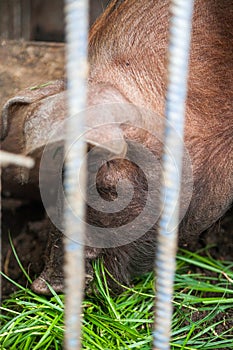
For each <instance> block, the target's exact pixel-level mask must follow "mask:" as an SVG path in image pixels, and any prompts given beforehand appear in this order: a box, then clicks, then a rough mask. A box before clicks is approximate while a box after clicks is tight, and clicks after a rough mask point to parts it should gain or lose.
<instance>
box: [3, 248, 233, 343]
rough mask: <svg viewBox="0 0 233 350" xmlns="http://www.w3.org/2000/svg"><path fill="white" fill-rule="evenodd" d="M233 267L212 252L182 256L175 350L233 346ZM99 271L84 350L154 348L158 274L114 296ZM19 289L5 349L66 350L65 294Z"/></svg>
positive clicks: (86, 309)
mask: <svg viewBox="0 0 233 350" xmlns="http://www.w3.org/2000/svg"><path fill="white" fill-rule="evenodd" d="M232 267H233V262H227V261H225V262H223V261H216V260H214V259H212V258H211V257H210V256H209V255H208V252H207V253H206V255H205V256H204V257H203V256H202V255H200V254H197V253H196V254H194V253H190V252H188V251H180V252H179V254H178V255H177V273H176V277H175V293H174V315H173V325H172V340H171V349H183V350H185V349H186V350H188V349H202V350H207V349H232V348H233V329H232V325H233V319H232V317H233V310H232V308H233V270H232ZM94 269H95V275H96V282H95V289H94V291H93V294H92V295H87V296H86V297H85V299H84V301H83V314H84V316H83V349H88V350H91V349H93V350H97V349H99V350H105V349H119V350H121V349H122V350H123V349H140V350H150V349H151V348H152V327H153V304H154V292H153V290H154V280H153V275H152V274H148V275H146V276H143V277H142V278H140V279H138V280H137V281H136V282H135V286H134V288H132V289H129V288H128V289H127V288H126V289H125V291H124V292H123V293H122V294H121V295H119V296H117V297H111V295H110V293H109V290H108V287H107V283H106V278H105V276H106V273H107V272H106V271H105V270H104V267H103V264H102V262H101V261H98V262H96V263H95V265H94ZM24 272H25V271H24ZM25 274H26V272H25ZM101 275H103V276H104V277H103V278H100V276H101ZM3 278H8V277H7V276H4V277H3ZM8 279H9V278H8ZM12 283H15V282H13V281H12ZM18 289H19V290H18V291H17V292H16V293H14V294H13V295H11V297H9V298H8V299H7V300H4V301H3V303H2V307H1V310H2V313H1V316H0V319H1V323H2V326H1V330H0V348H1V349H11V350H13V349H17V350H20V349H23V350H29V349H33V350H35V349H51V350H53V349H62V340H63V335H64V325H63V310H64V296H63V295H57V294H56V293H55V292H53V296H52V297H50V298H48V297H44V296H38V295H36V294H35V293H33V292H32V291H31V290H29V289H27V288H24V287H22V286H19V285H18Z"/></svg>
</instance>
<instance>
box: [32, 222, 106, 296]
mask: <svg viewBox="0 0 233 350" xmlns="http://www.w3.org/2000/svg"><path fill="white" fill-rule="evenodd" d="M44 230H46V233H47V235H48V242H47V246H46V250H45V258H44V260H45V266H44V269H43V271H42V272H41V274H40V276H39V277H38V278H37V279H36V280H35V281H34V282H33V283H32V286H31V288H32V290H33V291H34V292H35V293H38V294H44V295H50V294H51V291H50V289H49V287H48V284H49V285H50V286H51V287H52V288H53V289H54V290H55V292H57V293H63V292H65V283H64V273H63V266H64V239H63V237H64V235H63V233H61V231H60V230H58V229H57V228H56V227H55V226H54V225H53V224H52V223H51V222H50V221H49V220H47V221H46V227H45V228H44ZM99 254H100V250H99V249H95V248H92V249H89V248H88V247H86V248H85V289H87V288H88V287H89V285H90V283H91V282H92V280H93V274H94V273H93V269H92V264H91V261H92V260H93V259H95V258H96V257H97V256H98V255H99Z"/></svg>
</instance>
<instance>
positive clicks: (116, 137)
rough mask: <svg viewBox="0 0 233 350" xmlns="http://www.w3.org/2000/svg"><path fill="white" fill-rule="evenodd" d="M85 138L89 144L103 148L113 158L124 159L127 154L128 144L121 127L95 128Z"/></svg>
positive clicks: (103, 126)
mask: <svg viewBox="0 0 233 350" xmlns="http://www.w3.org/2000/svg"><path fill="white" fill-rule="evenodd" d="M85 136H86V141H87V143H88V144H90V145H92V146H97V147H99V148H102V149H104V150H106V151H108V152H110V154H112V155H113V156H117V157H121V158H124V157H125V155H126V153H127V143H126V141H125V139H124V135H123V131H122V130H121V128H120V127H119V125H116V124H115V125H111V124H110V125H100V126H98V127H93V128H90V129H89V130H88V131H87V132H86V135H85Z"/></svg>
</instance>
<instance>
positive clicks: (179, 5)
mask: <svg viewBox="0 0 233 350" xmlns="http://www.w3.org/2000/svg"><path fill="white" fill-rule="evenodd" d="M193 5H194V0H188V1H187V0H173V1H171V15H172V17H171V23H170V43H169V48H168V53H169V62H168V88H167V96H166V110H165V115H166V121H165V137H164V153H163V176H162V179H163V188H162V194H161V197H162V198H165V199H164V202H163V211H162V215H161V219H160V227H159V234H158V247H157V257H156V262H155V268H156V285H155V290H156V310H155V330H154V340H153V349H154V350H168V349H170V345H169V343H170V334H171V323H172V310H173V308H172V296H173V282H174V275H175V269H176V251H177V238H178V224H179V201H180V186H181V174H182V159H183V133H184V123H185V101H186V95H187V78H188V62H189V48H190V38H191V23H192V12H193Z"/></svg>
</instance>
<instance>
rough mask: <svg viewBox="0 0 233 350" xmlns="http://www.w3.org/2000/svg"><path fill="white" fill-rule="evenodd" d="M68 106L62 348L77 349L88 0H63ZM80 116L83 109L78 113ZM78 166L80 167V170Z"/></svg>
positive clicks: (80, 274)
mask: <svg viewBox="0 0 233 350" xmlns="http://www.w3.org/2000/svg"><path fill="white" fill-rule="evenodd" d="M65 17H66V40H67V77H68V106H69V118H68V119H67V137H66V147H65V150H66V154H65V195H66V198H65V203H64V204H65V205H64V216H65V220H64V221H65V266H64V271H65V286H66V289H65V293H66V298H65V300H66V302H65V328H66V331H65V349H66V350H74V349H75V350H78V349H81V324H82V323H81V307H82V296H83V289H84V273H85V271H84V261H83V250H84V249H83V247H84V231H85V224H84V221H85V220H84V215H85V203H84V199H83V197H82V193H85V182H86V174H85V165H84V166H83V160H84V157H85V151H86V148H85V143H84V140H83V138H82V137H81V135H82V134H83V131H84V120H83V118H81V117H80V115H78V113H80V111H83V110H84V109H85V105H86V81H87V68H88V65H87V42H88V0H66V2H65ZM82 116H83V113H82ZM81 166H82V169H83V170H82V171H80V169H81Z"/></svg>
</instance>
